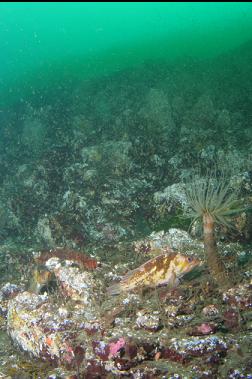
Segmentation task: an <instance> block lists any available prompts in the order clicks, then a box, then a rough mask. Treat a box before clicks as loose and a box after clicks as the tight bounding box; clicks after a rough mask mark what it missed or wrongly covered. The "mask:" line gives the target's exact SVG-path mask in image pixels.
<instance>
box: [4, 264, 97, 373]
mask: <svg viewBox="0 0 252 379" xmlns="http://www.w3.org/2000/svg"><path fill="white" fill-rule="evenodd" d="M54 260H55V259H54ZM51 263H52V262H51ZM54 263H57V262H56V261H55V262H54ZM48 266H49V267H51V269H52V270H53V271H54V273H55V275H56V278H57V280H58V283H59V285H60V290H61V296H62V295H63V296H64V298H65V300H67V299H68V302H62V303H61V304H58V303H57V302H55V301H52V299H51V298H50V297H49V296H48V295H47V294H46V293H45V294H43V295H38V294H35V293H31V292H27V291H26V292H22V293H19V294H18V295H17V296H16V297H15V298H13V299H11V300H10V301H9V304H8V313H7V329H8V333H9V335H10V336H11V338H12V340H13V342H14V343H15V344H16V345H18V346H19V348H21V349H22V350H23V351H25V352H27V353H29V355H31V356H32V357H35V358H41V359H43V360H45V361H47V362H53V363H55V364H57V365H63V366H67V367H75V366H76V362H79V363H78V364H79V365H80V364H81V361H82V360H83V359H84V355H85V350H86V346H87V344H88V339H89V335H91V334H94V333H96V332H97V331H100V330H101V322H100V318H99V310H98V307H96V303H95V298H97V294H96V292H95V289H96V287H95V282H94V279H93V277H92V274H91V273H90V272H86V271H83V272H82V271H81V270H80V269H79V268H78V267H72V266H70V265H69V266H61V264H59V263H58V264H55V265H53V264H51V265H50V264H49V265H48Z"/></svg>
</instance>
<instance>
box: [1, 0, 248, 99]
mask: <svg viewBox="0 0 252 379" xmlns="http://www.w3.org/2000/svg"><path fill="white" fill-rule="evenodd" d="M251 25H252V4H251V3H245V2H244V3H237V2H234V3H231V2H227V3H224V2H220V3H203V2H202V3H195V2H191V3H175V2H171V3H159V2H157V3H154V2H150V3H147V2H146V3H144V2H143V3H140V2H139V3H138V2H136V3H119V2H118V3H110V2H107V3H89V2H87V3H74V2H73V3H68V2H66V3H53V2H52V3H26V2H22V3H15V2H14V3H4V2H3V3H1V4H0V46H1V60H0V83H1V86H2V89H4V88H5V85H6V84H7V83H8V88H9V87H10V86H11V87H13V86H15V87H17V85H18V83H20V82H21V83H23V84H22V86H24V83H26V86H27V81H28V82H29V80H30V79H29V78H31V77H34V76H35V78H36V79H35V82H36V80H37V81H38V82H39V81H40V80H41V81H44V80H50V78H51V77H55V75H57V76H59V77H60V76H61V75H69V76H73V77H84V78H85V77H90V76H92V77H97V76H99V75H104V74H108V73H110V72H113V71H119V70H121V69H122V68H127V67H132V66H133V67H134V66H135V65H139V64H141V63H143V62H145V61H146V60H154V61H157V60H163V59H165V60H167V59H168V60H174V59H175V58H177V57H181V56H182V57H183V56H194V57H198V58H205V57H212V56H215V55H217V54H220V53H222V52H225V51H228V50H230V49H232V48H234V47H236V46H239V44H241V43H243V42H245V41H247V40H249V39H250V38H252V27H251ZM48 78H49V79H48ZM10 83H11V84H10ZM11 91H12V92H13V91H15V90H14V89H11Z"/></svg>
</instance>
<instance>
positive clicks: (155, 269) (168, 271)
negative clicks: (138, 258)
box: [108, 253, 200, 295]
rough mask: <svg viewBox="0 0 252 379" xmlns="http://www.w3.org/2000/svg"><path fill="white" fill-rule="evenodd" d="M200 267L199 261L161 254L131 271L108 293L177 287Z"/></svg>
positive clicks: (172, 254) (181, 256) (178, 255)
mask: <svg viewBox="0 0 252 379" xmlns="http://www.w3.org/2000/svg"><path fill="white" fill-rule="evenodd" d="M199 265H200V261H199V260H198V259H196V258H193V257H189V256H186V255H182V254H180V253H167V254H161V255H159V256H157V257H155V258H153V259H150V260H149V261H147V262H145V263H144V264H143V265H142V266H140V267H138V268H136V269H135V270H132V271H129V272H128V273H127V274H126V275H125V276H124V277H123V278H122V280H121V281H120V282H119V283H116V284H113V285H112V286H110V287H109V288H108V293H109V294H110V295H118V294H120V293H121V292H125V291H126V292H127V291H131V290H134V289H136V288H143V287H152V288H155V287H158V286H160V285H169V286H170V287H175V286H176V285H177V284H178V283H179V279H180V278H181V277H182V276H183V275H184V274H186V273H187V272H189V271H191V270H192V269H193V268H194V267H196V266H199Z"/></svg>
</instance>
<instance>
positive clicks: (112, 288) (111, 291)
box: [107, 282, 123, 296]
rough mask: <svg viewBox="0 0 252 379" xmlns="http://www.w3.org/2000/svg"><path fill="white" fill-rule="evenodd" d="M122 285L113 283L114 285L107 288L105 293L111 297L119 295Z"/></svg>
mask: <svg viewBox="0 0 252 379" xmlns="http://www.w3.org/2000/svg"><path fill="white" fill-rule="evenodd" d="M122 289H123V288H122V285H121V283H120V282H119V283H115V284H112V286H110V287H108V289H107V293H108V294H109V295H111V296H113V295H119V294H120V293H121V292H122Z"/></svg>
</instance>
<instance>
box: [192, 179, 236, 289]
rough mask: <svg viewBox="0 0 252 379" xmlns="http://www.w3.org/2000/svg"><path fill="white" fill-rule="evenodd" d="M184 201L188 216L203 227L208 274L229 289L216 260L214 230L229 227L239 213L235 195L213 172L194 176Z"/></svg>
mask: <svg viewBox="0 0 252 379" xmlns="http://www.w3.org/2000/svg"><path fill="white" fill-rule="evenodd" d="M185 191H186V197H187V201H188V205H189V207H190V211H189V216H190V217H191V218H192V219H193V221H194V220H196V219H200V220H201V221H202V223H203V235H204V250H205V254H206V260H207V264H208V268H209V271H210V273H211V275H212V277H213V278H214V279H215V281H216V282H217V283H218V284H219V285H220V286H222V287H227V286H229V285H230V278H229V277H228V275H227V272H226V269H225V266H224V263H223V261H222V259H221V258H220V256H219V253H218V249H217V243H216V236H215V226H216V225H218V224H219V225H225V226H227V227H231V226H232V223H231V218H232V215H234V214H236V213H238V212H240V211H241V208H240V207H238V194H237V191H234V190H233V189H232V187H231V184H230V178H229V177H228V176H227V175H225V174H223V173H222V174H220V175H217V173H216V171H214V172H208V173H207V175H206V176H204V177H200V176H197V175H195V177H194V178H192V179H191V180H190V181H188V182H187V183H186V188H185Z"/></svg>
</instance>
